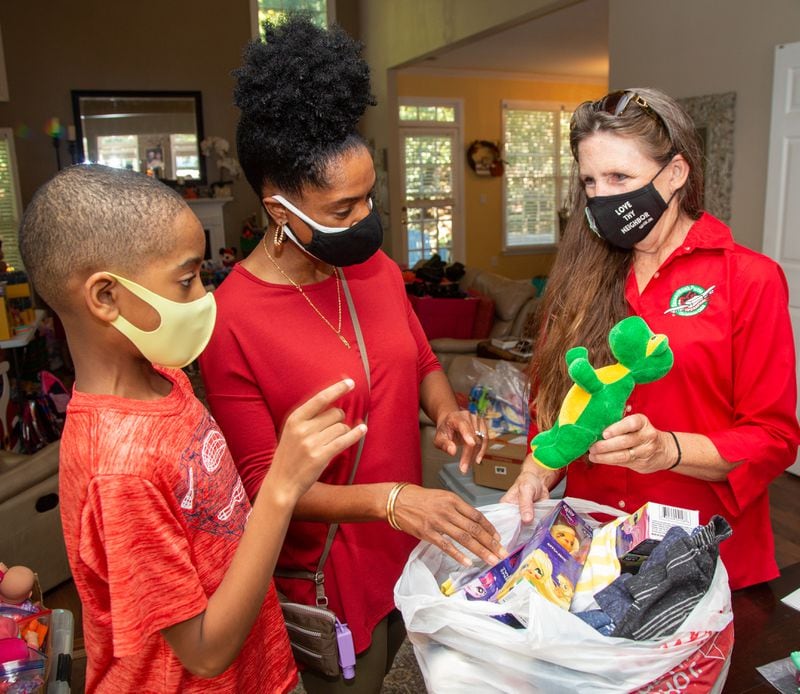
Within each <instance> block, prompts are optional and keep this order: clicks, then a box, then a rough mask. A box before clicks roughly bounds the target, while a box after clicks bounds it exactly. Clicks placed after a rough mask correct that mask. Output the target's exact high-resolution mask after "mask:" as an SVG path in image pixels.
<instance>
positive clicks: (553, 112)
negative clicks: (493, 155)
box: [503, 101, 572, 251]
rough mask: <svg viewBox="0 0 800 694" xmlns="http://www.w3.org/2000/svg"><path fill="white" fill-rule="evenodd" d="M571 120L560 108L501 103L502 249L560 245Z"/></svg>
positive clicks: (569, 160)
mask: <svg viewBox="0 0 800 694" xmlns="http://www.w3.org/2000/svg"><path fill="white" fill-rule="evenodd" d="M571 117H572V109H571V108H569V109H567V108H565V107H564V106H563V105H561V104H542V103H533V102H520V101H505V102H503V143H504V152H503V158H504V159H505V162H506V165H505V173H504V176H503V210H504V224H503V250H506V251H508V250H515V249H518V250H531V249H542V250H543V249H546V248H548V247H552V246H555V244H556V243H558V229H559V215H558V213H559V210H560V209H561V208H562V207H563V205H564V203H565V200H566V196H567V186H568V183H569V174H570V169H571V167H572V154H571V153H570V148H569V121H570V118H571Z"/></svg>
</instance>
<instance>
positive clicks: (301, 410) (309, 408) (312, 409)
mask: <svg viewBox="0 0 800 694" xmlns="http://www.w3.org/2000/svg"><path fill="white" fill-rule="evenodd" d="M354 387H355V382H354V381H353V379H352V378H345V379H343V380H341V381H339V382H338V383H334V384H333V385H332V386H328V387H327V388H325V389H323V390H321V391H320V392H319V393H317V394H316V395H314V396H312V397H310V398H309V399H308V400H306V401H305V402H304V403H303V404H302V405H300V406H299V407H298V408H297V409H296V410H295V413H296V414H297V415H298V416H299V417H301V418H303V419H311V418H312V417H316V416H317V415H318V414H319V413H320V412H322V410H324V409H325V408H326V407H328V406H329V405H330V404H331V403H333V402H335V401H336V400H337V399H338V398H340V397H342V395H344V394H345V393H347V392H349V391H351V390H353V388H354Z"/></svg>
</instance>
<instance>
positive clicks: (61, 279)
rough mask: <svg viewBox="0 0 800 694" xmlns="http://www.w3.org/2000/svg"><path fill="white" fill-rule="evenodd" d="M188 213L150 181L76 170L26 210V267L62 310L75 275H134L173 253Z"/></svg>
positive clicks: (122, 172) (22, 237)
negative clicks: (179, 222) (178, 224)
mask: <svg viewBox="0 0 800 694" xmlns="http://www.w3.org/2000/svg"><path fill="white" fill-rule="evenodd" d="M188 209H189V208H188V206H187V204H186V202H185V201H184V200H183V198H182V197H181V196H180V195H178V194H177V193H176V192H175V191H174V190H172V189H171V188H168V187H167V186H165V185H164V184H163V183H160V182H159V181H157V180H156V179H154V178H151V177H149V176H145V175H143V174H139V173H136V172H135V171H129V170H126V169H112V168H111V167H108V166H102V165H100V164H88V165H86V164H80V165H77V166H71V167H69V168H66V169H63V170H62V171H60V172H59V173H57V174H56V175H55V176H54V177H53V178H51V179H50V180H49V181H48V182H47V183H45V184H44V185H43V186H42V187H41V188H39V190H37V191H36V193H35V195H34V196H33V199H32V200H31V202H30V204H29V205H28V207H27V209H26V210H25V214H24V215H23V216H22V222H21V224H20V230H19V247H20V253H21V254H22V261H23V263H24V264H25V269H26V270H27V272H28V274H29V276H30V279H31V281H32V282H33V285H34V287H35V288H36V291H37V292H38V293H39V294H40V295H41V297H42V299H44V300H45V301H46V302H47V303H48V304H49V305H50V306H51V307H52V308H54V309H56V310H58V309H60V308H61V309H63V308H66V307H67V306H68V303H69V301H68V299H69V297H68V292H67V291H66V289H67V282H68V280H69V278H70V277H71V276H72V275H80V276H83V277H86V276H88V275H90V274H91V273H92V272H97V271H101V270H112V271H115V272H119V273H120V274H126V273H127V274H135V273H136V272H138V271H140V270H141V269H142V267H143V265H144V264H145V263H146V262H147V260H149V259H151V258H154V257H156V256H158V255H160V254H162V253H165V252H166V251H168V250H169V249H170V248H171V241H172V238H171V234H170V229H171V226H172V223H173V222H174V220H175V218H176V217H177V216H178V214H180V213H181V212H183V211H185V210H188Z"/></svg>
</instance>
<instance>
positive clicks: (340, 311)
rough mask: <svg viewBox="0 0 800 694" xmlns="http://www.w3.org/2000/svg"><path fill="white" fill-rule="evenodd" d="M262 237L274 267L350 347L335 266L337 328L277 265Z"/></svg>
mask: <svg viewBox="0 0 800 694" xmlns="http://www.w3.org/2000/svg"><path fill="white" fill-rule="evenodd" d="M263 239H264V241H263V245H264V252H265V253H266V254H267V258H269V259H270V260H271V261H272V264H273V265H274V266H275V269H276V270H277V271H278V272H280V273H281V275H283V276H284V278H286V279H287V280H288V281H289V283H290V284H291V285H292V286H294V288H295V289H297V291H298V292H300V294H301V295H302V297H303V298H304V299H305V300H306V301H307V302H308V305H309V306H310V307H311V308H313V309H314V313H316V314H317V315H318V316H319V317H320V318H322V320H323V321H324V323H325V325H327V326H328V327H329V328H330V329H331V330H333V332H335V333H336V336H337V337H338V338H339V339H340V340H341V341H342V344H343V345H344V346H345V347H347V349H350V343H349V342H348V341H347V338H346V337H345V336H344V335H342V293H341V290H340V289H339V273H338V272H336V268H334V269H333V276H334V277H335V278H336V302H337V304H338V307H339V325H338V327H337V328H334V327H333V323H331V322H330V321H329V320H328V319H327V318H325V316H323V315H322V312H321V311H320V310H319V309H318V308H317V307H316V306H315V305H314V302H313V301H311V298H310V297H309V296H308V294H306V293H305V292H304V291H303V287H302V286H301V285H299V284H297V282H295V281H294V280H293V279H292V278H291V277H289V275H287V274H286V273H285V272H284V271H283V268H281V266H280V265H278V261H277V260H275V258H273V257H272V254H271V253H270V252H269V249H268V248H267V235H266V234H264V237H263Z"/></svg>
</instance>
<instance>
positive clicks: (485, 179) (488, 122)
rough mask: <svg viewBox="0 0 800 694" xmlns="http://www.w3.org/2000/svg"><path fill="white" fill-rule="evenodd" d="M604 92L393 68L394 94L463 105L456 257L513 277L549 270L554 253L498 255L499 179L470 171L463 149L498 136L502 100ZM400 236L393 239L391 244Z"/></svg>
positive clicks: (575, 97)
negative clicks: (460, 250)
mask: <svg viewBox="0 0 800 694" xmlns="http://www.w3.org/2000/svg"><path fill="white" fill-rule="evenodd" d="M605 93H606V85H605V84H600V85H598V84H585V83H584V84H574V83H569V82H555V81H542V80H532V79H531V80H522V79H510V78H507V77H506V78H499V77H495V78H486V77H485V76H484V77H477V76H472V77H469V76H460V75H459V76H452V75H447V76H444V75H442V74H441V72H440V73H420V72H412V71H405V72H403V71H398V75H397V94H398V97H442V98H456V99H461V101H462V103H463V106H464V108H463V128H462V135H463V139H464V141H463V142H462V143H461V144H462V147H461V149H460V150H458V151H457V155H456V156H457V157H460V159H458V160H457V161H458V162H459V164H460V165H461V166H462V167H463V174H462V175H463V180H464V235H465V241H466V243H465V246H466V258H464V259H462V258H458V259H457V260H463V262H465V263H466V264H467V265H468V266H474V267H480V268H482V269H484V270H491V271H492V272H497V273H499V274H501V275H505V276H506V277H513V278H515V279H527V278H530V277H533V276H535V275H546V274H548V273H549V271H550V268H551V266H552V264H553V260H554V257H555V256H554V255H553V254H552V253H539V254H534V253H524V254H522V253H519V252H515V253H507V254H503V252H502V244H503V238H502V233H503V228H502V227H503V195H502V185H503V184H502V178H499V177H497V178H495V177H489V176H477V175H475V173H474V172H473V171H472V170H471V169H470V168H469V166H468V165H467V158H466V154H465V153H466V151H467V148H468V147H469V143H471V142H473V141H474V140H490V141H492V142H500V141H501V140H502V134H503V133H502V130H503V125H502V110H501V104H502V102H503V101H504V100H518V101H540V102H555V103H559V104H578V103H580V102H582V101H586V100H587V99H597V98H599V97H601V96H602V95H603V94H605ZM400 233H401V234H402V233H403V232H402V229H401V230H400ZM400 238H401V237H398V238H397V239H395V244H394V245H395V246H397V247H399V246H400V243H401V241H400Z"/></svg>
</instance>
